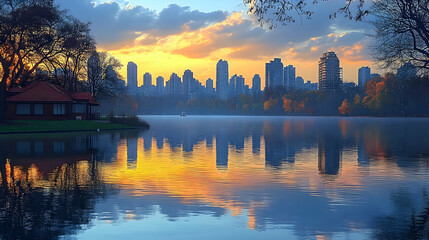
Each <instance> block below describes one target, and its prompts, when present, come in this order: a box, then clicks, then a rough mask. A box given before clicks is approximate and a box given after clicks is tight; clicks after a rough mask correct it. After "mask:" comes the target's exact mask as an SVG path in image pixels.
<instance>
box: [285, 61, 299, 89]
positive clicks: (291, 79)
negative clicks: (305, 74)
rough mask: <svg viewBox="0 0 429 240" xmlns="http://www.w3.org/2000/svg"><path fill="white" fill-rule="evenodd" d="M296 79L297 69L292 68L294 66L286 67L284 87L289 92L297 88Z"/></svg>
mask: <svg viewBox="0 0 429 240" xmlns="http://www.w3.org/2000/svg"><path fill="white" fill-rule="evenodd" d="M295 78H296V69H295V67H294V66H292V65H289V66H286V67H285V68H284V83H283V86H284V87H285V88H286V89H287V90H291V89H295V88H296V83H295Z"/></svg>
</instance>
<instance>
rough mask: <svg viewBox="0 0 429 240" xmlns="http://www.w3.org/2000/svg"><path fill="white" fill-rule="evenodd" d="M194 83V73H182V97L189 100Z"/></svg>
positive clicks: (188, 71)
mask: <svg viewBox="0 0 429 240" xmlns="http://www.w3.org/2000/svg"><path fill="white" fill-rule="evenodd" d="M193 82H194V73H193V72H192V71H191V70H189V69H188V70H186V71H185V72H184V73H183V88H182V91H183V95H184V96H185V97H187V98H191V97H192V96H191V95H192V86H193Z"/></svg>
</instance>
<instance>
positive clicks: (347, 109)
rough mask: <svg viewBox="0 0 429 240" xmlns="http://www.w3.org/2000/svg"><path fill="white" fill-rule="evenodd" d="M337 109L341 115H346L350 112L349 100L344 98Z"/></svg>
mask: <svg viewBox="0 0 429 240" xmlns="http://www.w3.org/2000/svg"><path fill="white" fill-rule="evenodd" d="M338 111H339V113H340V114H341V115H346V116H348V115H349V114H350V113H351V112H352V108H351V107H350V103H349V101H347V99H344V101H343V103H342V104H341V106H340V107H339V108H338Z"/></svg>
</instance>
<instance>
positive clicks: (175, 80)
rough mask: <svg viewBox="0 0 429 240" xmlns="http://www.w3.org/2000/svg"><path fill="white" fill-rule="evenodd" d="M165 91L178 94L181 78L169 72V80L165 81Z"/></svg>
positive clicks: (180, 91) (180, 90)
mask: <svg viewBox="0 0 429 240" xmlns="http://www.w3.org/2000/svg"><path fill="white" fill-rule="evenodd" d="M167 91H168V94H170V95H180V94H181V93H182V80H181V79H180V77H179V76H178V75H177V74H175V73H172V74H171V76H170V80H168V81H167Z"/></svg>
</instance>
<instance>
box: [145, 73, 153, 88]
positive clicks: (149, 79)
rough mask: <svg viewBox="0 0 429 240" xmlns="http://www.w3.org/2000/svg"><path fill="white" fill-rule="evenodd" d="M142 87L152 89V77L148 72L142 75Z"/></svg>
mask: <svg viewBox="0 0 429 240" xmlns="http://www.w3.org/2000/svg"><path fill="white" fill-rule="evenodd" d="M143 86H144V87H147V88H149V87H152V75H151V74H150V73H148V72H147V73H145V74H144V75H143Z"/></svg>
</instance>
